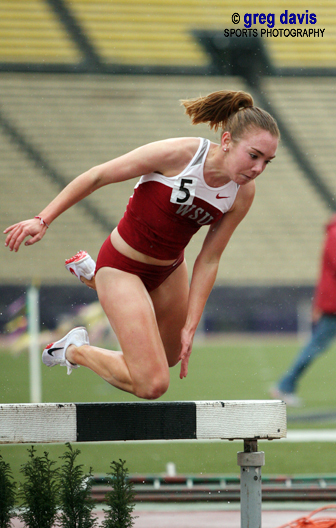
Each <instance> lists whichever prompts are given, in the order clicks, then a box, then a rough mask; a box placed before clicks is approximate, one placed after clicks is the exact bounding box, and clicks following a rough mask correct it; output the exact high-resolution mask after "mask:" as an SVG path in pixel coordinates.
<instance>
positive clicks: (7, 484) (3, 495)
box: [0, 455, 16, 528]
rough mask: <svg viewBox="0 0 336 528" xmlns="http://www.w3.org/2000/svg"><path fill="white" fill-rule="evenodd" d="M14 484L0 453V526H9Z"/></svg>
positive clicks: (1, 527) (7, 527)
mask: <svg viewBox="0 0 336 528" xmlns="http://www.w3.org/2000/svg"><path fill="white" fill-rule="evenodd" d="M15 490H16V485H15V482H14V479H13V476H12V472H11V469H10V466H9V464H6V462H5V461H4V460H3V458H2V456H1V455H0V528H10V527H11V517H12V514H13V508H14V504H15V496H16V491H15Z"/></svg>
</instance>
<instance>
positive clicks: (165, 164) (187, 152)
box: [140, 137, 200, 176]
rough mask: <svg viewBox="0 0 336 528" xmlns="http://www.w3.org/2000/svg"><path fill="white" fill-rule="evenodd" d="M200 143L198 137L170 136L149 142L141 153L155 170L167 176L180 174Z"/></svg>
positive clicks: (142, 148)
mask: <svg viewBox="0 0 336 528" xmlns="http://www.w3.org/2000/svg"><path fill="white" fill-rule="evenodd" d="M199 145H200V139H199V138H196V137H180V138H170V139H165V140H162V141H155V142H154V143H149V144H147V145H145V146H143V147H140V149H141V155H143V156H145V157H146V158H147V160H151V162H150V164H151V166H152V167H155V170H154V171H155V172H161V173H162V174H164V175H166V176H170V175H174V174H178V173H179V172H181V171H182V170H183V169H184V168H185V167H186V166H187V165H188V163H190V161H191V160H192V158H193V157H194V155H195V154H196V152H197V150H198V147H199Z"/></svg>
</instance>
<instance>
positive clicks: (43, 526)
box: [19, 446, 59, 528]
mask: <svg viewBox="0 0 336 528" xmlns="http://www.w3.org/2000/svg"><path fill="white" fill-rule="evenodd" d="M28 453H29V459H30V460H28V462H26V463H25V464H22V466H21V470H20V472H21V473H22V474H23V475H24V477H25V481H24V482H23V484H20V489H19V497H20V498H21V500H22V505H21V507H20V515H19V517H20V519H21V520H22V521H23V522H24V524H25V526H26V527H27V528H52V526H53V524H54V523H55V522H56V520H57V502H58V501H57V499H58V489H59V485H58V469H54V468H53V466H54V464H55V462H52V461H51V460H49V455H48V453H47V452H44V455H43V456H40V457H39V456H36V454H35V453H36V449H35V448H34V446H32V447H31V448H30V449H28Z"/></svg>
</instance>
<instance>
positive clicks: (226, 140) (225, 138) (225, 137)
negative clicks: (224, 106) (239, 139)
mask: <svg viewBox="0 0 336 528" xmlns="http://www.w3.org/2000/svg"><path fill="white" fill-rule="evenodd" d="M231 140H232V137H231V134H230V132H224V133H223V134H222V139H221V148H222V150H225V149H226V150H228V148H229V146H230V143H231Z"/></svg>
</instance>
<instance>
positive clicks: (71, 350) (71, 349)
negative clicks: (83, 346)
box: [65, 345, 78, 365]
mask: <svg viewBox="0 0 336 528" xmlns="http://www.w3.org/2000/svg"><path fill="white" fill-rule="evenodd" d="M77 350H78V347H76V346H75V345H69V346H68V348H67V350H66V353H65V358H66V359H67V360H68V361H69V362H70V363H72V364H73V365H76V364H77V358H76V356H77V354H76V352H77Z"/></svg>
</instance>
